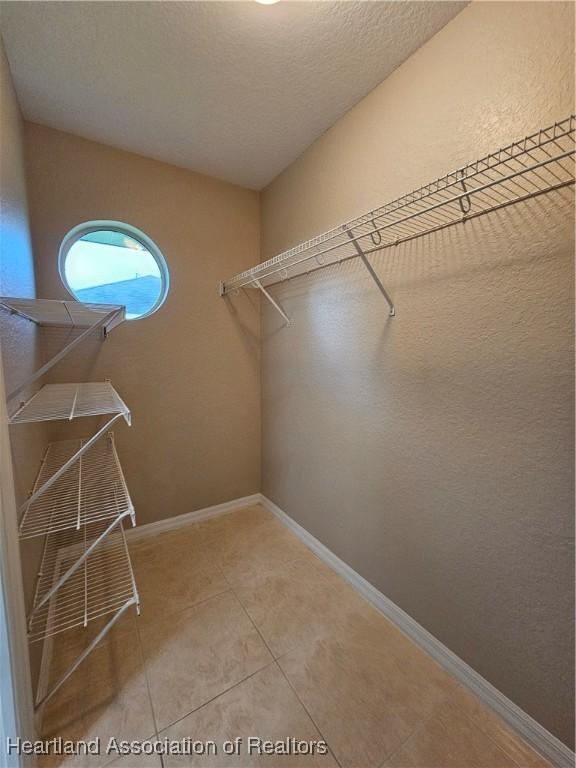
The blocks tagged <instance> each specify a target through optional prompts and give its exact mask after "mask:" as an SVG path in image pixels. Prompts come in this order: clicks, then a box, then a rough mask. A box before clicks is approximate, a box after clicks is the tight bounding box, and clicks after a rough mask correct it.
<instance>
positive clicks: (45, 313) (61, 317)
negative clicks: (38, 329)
mask: <svg viewBox="0 0 576 768" xmlns="http://www.w3.org/2000/svg"><path fill="white" fill-rule="evenodd" d="M0 306H1V307H3V308H4V309H6V310H8V311H9V312H11V313H12V314H16V315H20V317H23V318H25V319H26V320H30V321H31V322H33V323H36V324H37V325H40V326H44V327H55V328H91V327H92V326H93V325H95V324H96V323H98V321H99V320H103V319H104V318H106V317H107V316H108V315H110V318H109V319H107V320H106V321H105V322H104V325H103V329H104V330H105V331H106V332H109V331H111V330H112V328H115V327H116V326H117V325H119V324H120V323H121V322H123V320H124V319H125V307H123V306H121V305H119V304H91V303H83V302H80V301H59V300H57V299H22V298H13V297H9V296H2V297H0Z"/></svg>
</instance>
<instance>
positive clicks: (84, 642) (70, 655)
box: [44, 606, 137, 683]
mask: <svg viewBox="0 0 576 768" xmlns="http://www.w3.org/2000/svg"><path fill="white" fill-rule="evenodd" d="M111 617H112V614H106V615H104V616H101V617H100V618H98V619H95V620H93V621H91V622H89V624H88V625H87V626H86V627H84V626H78V627H72V628H71V629H69V630H67V631H65V632H61V633H60V634H58V635H54V636H53V637H52V638H48V639H47V640H46V641H45V651H44V652H45V653H47V654H49V658H50V661H49V665H50V670H49V676H48V679H49V681H50V683H52V682H55V681H56V680H58V678H59V677H60V676H61V675H62V674H63V673H64V672H66V670H67V669H69V668H70V665H71V664H72V663H73V662H74V661H75V660H76V659H77V658H78V656H79V655H80V653H81V652H82V651H83V650H84V649H85V648H87V647H88V645H89V644H90V643H91V642H92V640H94V639H95V638H96V636H97V635H98V633H99V632H100V631H101V630H102V629H103V628H104V627H105V625H106V624H107V623H108V621H109V620H110V618H111ZM136 617H137V614H136V608H135V607H133V606H131V607H130V608H128V609H127V611H126V612H125V613H123V614H122V616H121V617H120V618H119V619H118V620H117V621H116V623H115V624H114V625H113V626H112V628H111V629H110V630H109V631H108V632H107V633H106V634H105V635H104V637H103V638H102V639H101V640H100V642H99V643H98V646H97V648H100V647H101V646H102V645H104V644H105V643H108V642H122V641H121V637H122V636H123V635H131V634H134V632H135V631H136V623H135V622H136ZM95 650H96V649H95Z"/></svg>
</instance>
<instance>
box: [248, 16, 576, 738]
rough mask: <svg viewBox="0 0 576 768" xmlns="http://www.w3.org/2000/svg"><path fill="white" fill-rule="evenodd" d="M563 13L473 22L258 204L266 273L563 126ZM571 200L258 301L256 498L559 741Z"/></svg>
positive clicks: (568, 645)
mask: <svg viewBox="0 0 576 768" xmlns="http://www.w3.org/2000/svg"><path fill="white" fill-rule="evenodd" d="M573 29H574V6H573V5H572V4H569V3H523V2H517V3H473V4H472V5H470V6H468V7H467V8H466V9H465V10H464V11H463V12H462V13H460V14H459V15H458V16H457V17H456V18H455V19H454V20H453V21H451V22H450V23H449V24H448V25H447V26H446V27H445V28H444V29H443V30H442V31H441V32H439V33H438V34H437V35H436V36H435V37H434V38H433V39H432V40H431V41H429V42H428V43H427V44H426V45H425V46H424V47H423V48H421V49H420V50H419V51H418V52H417V53H416V54H415V55H413V56H412V57H411V58H410V59H409V60H408V61H406V62H405V63H404V64H403V65H402V66H401V67H400V68H399V69H398V70H396V71H395V72H394V73H393V74H392V75H391V76H390V77H389V78H388V79H387V80H386V81H385V82H384V83H382V84H381V85H380V86H379V87H378V88H377V89H375V90H374V91H373V92H372V93H371V94H370V95H369V96H368V97H367V98H365V99H364V100H363V101H362V102H360V103H359V104H358V105H357V106H356V107H355V108H354V109H353V110H351V111H350V112H349V113H348V114H347V115H346V116H344V117H343V118H342V119H341V120H340V121H339V122H338V123H336V125H335V126H334V127H333V128H332V129H331V130H330V131H328V132H327V133H326V134H325V135H324V136H323V137H321V138H320V139H319V140H318V141H317V142H316V143H315V144H313V145H312V147H311V148H310V149H309V150H308V151H307V152H306V153H305V154H304V155H303V156H302V157H301V158H300V159H299V160H298V161H296V162H295V163H294V164H293V165H292V166H291V167H290V168H289V169H287V170H286V171H285V172H284V173H283V174H281V175H280V176H279V177H278V178H277V179H276V180H275V181H274V182H273V183H272V184H271V185H270V186H269V187H268V188H267V189H266V190H265V191H264V193H263V194H262V251H263V252H262V257H263V258H268V257H270V256H272V255H273V254H274V253H276V252H278V251H280V250H282V249H285V248H287V247H289V246H292V245H295V244H297V243H298V242H300V241H302V240H304V239H306V238H308V237H310V236H313V235H315V234H318V233H319V232H322V231H325V230H327V229H329V228H330V227H332V226H334V225H337V224H339V223H341V222H342V221H345V220H346V219H349V218H351V217H353V216H355V215H356V214H360V213H362V212H364V211H366V210H369V209H370V208H372V207H375V206H377V205H380V204H383V203H384V202H386V201H388V200H391V199H394V198H395V197H396V196H399V195H401V194H403V193H405V192H408V191H410V190H411V189H414V188H416V187H417V186H420V185H421V184H424V183H427V182H428V181H430V180H432V179H433V178H435V177H437V176H439V175H442V174H443V173H445V172H448V171H451V170H453V169H454V168H455V167H458V166H459V165H463V164H465V163H466V162H469V161H471V160H473V159H474V158H476V157H478V156H481V155H482V154H484V153H487V152H488V151H492V150H494V149H495V148H497V147H498V146H500V145H502V144H505V143H507V142H509V141H511V140H514V139H516V138H518V137H519V136H523V135H524V134H525V133H529V132H531V131H534V130H537V129H538V128H539V127H541V126H545V125H548V124H550V123H552V122H554V121H555V120H558V119H561V118H564V117H566V116H567V115H568V114H569V113H570V112H571V111H573V109H574V94H573V82H574V72H573V61H574V58H573V57H574V41H573ZM572 194H573V193H572V190H571V189H565V190H563V191H561V192H558V193H554V194H553V195H550V196H549V197H546V198H539V199H535V200H532V201H530V202H527V203H524V204H521V205H518V206H515V207H513V208H509V209H506V210H502V211H500V212H498V213H495V214H492V215H490V216H488V217H483V218H481V219H476V220H473V221H470V222H468V223H466V224H465V225H462V226H460V227H457V228H452V229H449V230H444V231H443V232H440V233H437V234H435V235H433V236H429V237H427V238H422V239H420V240H417V241H413V242H412V243H410V244H405V245H401V246H399V247H398V248H396V249H394V250H387V251H385V252H383V253H382V254H380V255H377V256H376V257H375V258H374V264H375V266H376V268H377V270H378V272H379V273H380V274H381V275H382V276H383V278H384V281H385V284H386V286H387V287H388V288H389V289H390V291H391V293H392V295H393V296H394V298H395V301H396V306H397V317H396V318H395V319H393V320H390V319H388V318H387V311H386V310H387V308H386V306H385V304H384V302H383V300H382V298H381V296H380V294H379V293H378V291H377V290H376V288H375V286H374V284H373V283H372V282H371V281H370V279H369V278H368V276H367V273H366V271H365V270H364V268H363V267H362V265H361V264H360V263H359V262H358V261H353V262H348V263H347V264H345V265H343V266H342V267H341V268H334V269H333V268H329V269H327V270H324V271H321V272H318V273H316V275H314V276H310V277H309V278H299V279H297V280H294V281H292V282H290V283H288V284H286V285H283V286H281V287H279V288H275V289H273V292H274V294H275V296H277V297H278V298H280V300H281V301H282V303H283V304H284V306H285V308H286V310H287V311H288V313H289V314H290V316H291V317H292V319H293V323H294V324H293V326H292V327H290V328H288V329H282V330H280V325H281V321H280V320H279V318H278V317H277V315H276V314H275V313H274V311H273V310H271V309H270V308H269V306H267V305H265V304H263V321H262V322H263V328H262V331H263V350H262V390H263V392H262V396H263V404H262V415H263V491H264V493H265V494H266V495H267V496H269V497H270V498H271V499H272V500H273V501H274V502H276V503H277V504H278V505H279V506H280V507H281V508H283V509H284V510H285V511H286V512H287V513H288V514H289V515H291V516H292V517H293V518H294V519H296V520H297V521H298V522H299V523H301V524H302V525H303V526H304V527H305V528H306V529H308V530H309V531H310V532H311V533H312V534H314V535H315V536H316V537H317V538H319V539H320V540H321V541H322V542H323V543H324V544H326V545H327V546H328V547H329V548H330V549H332V550H333V551H334V552H335V553H336V554H337V555H339V556H340V557H341V558H342V559H343V560H345V561H346V562H347V563H349V564H350V565H351V566H352V567H353V568H354V569H356V570H357V571H358V572H359V573H360V574H362V575H363V576H364V577H365V578H367V579H368V580H369V581H370V582H371V583H372V584H374V585H375V586H376V587H378V588H379V589H380V590H381V591H382V592H384V593H385V594H386V595H387V596H388V597H390V598H391V599H392V600H394V601H395V602H396V603H397V604H398V605H400V606H401V607H402V608H403V609H404V610H406V611H407V612H408V613H409V614H410V615H412V616H413V617H414V618H415V619H417V620H418V621H419V622H420V623H421V624H422V625H423V626H424V627H426V628H427V629H428V630H429V631H431V632H432V633H433V634H434V635H435V636H436V637H438V638H439V639H440V640H441V641H442V642H444V643H445V644H446V645H447V646H448V647H449V648H451V649H452V650H453V651H455V652H456V653H457V654H459V655H460V656H461V657H462V658H463V659H465V660H466V661H467V662H468V663H469V664H471V665H472V666H473V667H474V668H475V669H476V670H478V672H480V673H481V674H482V675H484V676H485V677H486V678H487V679H488V680H490V681H491V682H492V683H493V684H494V685H496V686H497V687H498V688H499V689H500V690H501V691H503V692H504V693H505V694H507V695H508V696H509V697H510V698H512V699H513V700H514V701H515V702H516V703H517V704H519V705H520V706H521V707H523V708H524V709H525V710H526V711H527V712H529V713H530V714H531V715H532V716H534V717H535V718H536V719H537V720H539V721H540V722H541V723H542V724H543V725H544V726H546V727H547V728H548V729H549V730H551V731H552V732H553V733H555V734H556V735H557V736H559V737H560V738H561V739H563V740H564V741H565V742H566V743H572V740H573V732H572V721H571V714H572V710H573V682H572V681H573V644H572V643H573V641H572V616H573V574H574V571H573V560H572V545H571V542H570V539H571V536H572V532H573V466H574V464H573V458H574V457H573V447H572V437H573V435H572V432H573V346H572V327H573V314H572V313H573V226H574V219H573V207H572Z"/></svg>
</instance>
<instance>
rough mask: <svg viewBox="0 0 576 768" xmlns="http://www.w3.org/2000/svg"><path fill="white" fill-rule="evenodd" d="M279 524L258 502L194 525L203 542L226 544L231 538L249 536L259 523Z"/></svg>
mask: <svg viewBox="0 0 576 768" xmlns="http://www.w3.org/2000/svg"><path fill="white" fill-rule="evenodd" d="M270 523H272V524H273V525H279V523H278V521H277V520H276V519H275V517H274V515H272V514H271V513H270V512H268V510H266V509H264V507H262V506H261V505H260V504H255V505H253V506H250V507H244V508H243V509H238V510H236V511H234V512H230V513H228V514H226V515H220V516H218V517H213V518H211V519H210V520H205V521H204V522H201V523H198V524H197V525H196V529H197V534H198V535H199V536H200V538H201V540H202V541H203V543H204V544H205V545H206V544H214V543H216V544H217V545H218V546H226V545H227V544H229V543H230V542H231V541H233V540H237V539H242V538H250V537H251V536H253V535H254V533H255V532H256V531H258V529H259V528H260V526H261V525H269V524H270Z"/></svg>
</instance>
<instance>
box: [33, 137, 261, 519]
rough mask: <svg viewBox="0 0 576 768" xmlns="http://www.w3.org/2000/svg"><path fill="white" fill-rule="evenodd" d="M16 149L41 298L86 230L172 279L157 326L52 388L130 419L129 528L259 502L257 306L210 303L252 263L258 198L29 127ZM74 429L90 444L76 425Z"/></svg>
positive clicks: (105, 347)
mask: <svg viewBox="0 0 576 768" xmlns="http://www.w3.org/2000/svg"><path fill="white" fill-rule="evenodd" d="M25 143H26V159H27V171H28V184H29V198H30V214H31V222H32V236H33V242H34V251H35V256H36V262H37V276H38V290H39V293H40V294H41V295H42V296H43V297H45V298H67V297H68V294H67V292H66V290H65V289H64V286H63V285H62V283H61V281H60V278H59V275H58V266H57V256H58V249H59V246H60V242H61V240H62V238H63V237H64V235H65V234H66V232H67V231H68V230H69V229H71V228H72V227H73V226H75V225H76V224H79V223H80V222H83V221H88V220H90V219H115V220H119V221H125V222H128V223H129V224H132V225H134V226H136V227H138V228H139V229H141V230H142V231H144V232H145V233H146V234H147V235H149V236H150V237H151V238H152V239H153V240H154V241H155V243H156V244H157V245H158V247H159V248H160V249H161V251H162V253H163V254H164V257H165V259H166V262H167V264H168V268H169V270H170V278H171V288H170V292H169V294H168V297H167V299H166V302H165V303H164V305H163V306H162V307H161V309H160V310H159V311H158V312H156V313H155V314H153V315H151V316H150V317H148V318H145V319H142V320H136V321H132V322H126V323H124V324H123V325H122V326H119V327H118V328H116V329H114V331H113V333H112V334H111V335H110V336H109V338H108V339H107V340H106V341H105V342H104V343H103V344H100V343H99V342H98V343H96V344H92V345H90V353H88V352H87V348H85V349H84V350H82V351H81V352H80V353H79V354H78V355H76V353H74V354H73V357H72V358H71V359H70V362H69V363H64V364H62V365H60V366H58V368H56V369H55V373H54V377H53V380H55V381H56V380H59V381H76V380H102V379H104V378H110V379H111V380H112V382H113V384H114V385H115V386H116V388H117V390H118V392H119V393H120V395H121V396H122V397H123V398H124V400H125V401H126V403H127V404H128V405H129V407H130V409H131V411H132V419H133V422H132V427H131V428H128V427H127V426H126V425H124V424H121V425H120V426H118V427H117V428H116V429H115V434H116V438H117V445H118V452H119V455H120V459H121V461H122V466H123V469H124V471H125V474H126V480H127V482H128V486H129V488H130V492H131V495H132V499H133V501H134V505H135V507H136V513H137V518H138V521H139V522H140V523H141V524H143V523H149V522H152V521H156V520H160V519H162V518H167V517H172V516H174V515H178V514H182V513H185V512H191V511H193V510H196V509H201V508H203V507H206V506H209V505H212V504H218V503H220V502H224V501H227V500H229V499H233V498H236V497H239V496H244V495H246V494H251V493H254V492H256V491H258V490H259V487H260V406H259V398H260V390H259V349H258V345H257V343H256V339H257V336H258V332H259V314H258V305H257V304H255V303H251V302H249V301H248V300H246V301H244V302H243V303H242V304H240V305H238V307H237V315H234V314H232V313H231V311H230V308H229V305H228V304H227V303H226V302H225V301H223V300H222V299H220V297H219V296H218V280H220V279H222V277H224V276H226V275H227V274H234V273H235V272H237V271H239V270H242V269H244V268H245V267H246V266H248V265H249V264H252V263H254V261H256V260H257V259H258V253H259V242H258V238H259V216H258V194H257V193H255V192H251V191H248V190H245V189H241V188H240V187H235V186H232V185H230V184H226V183H224V182H221V181H216V180H214V179H210V178H208V177H206V176H201V175H199V174H195V173H191V172H190V171H186V170H182V169H178V168H175V167H173V166H170V165H166V164H164V163H160V162H157V161H155V160H150V159H147V158H144V157H141V156H138V155H134V154H130V153H127V152H123V151H120V150H115V149H112V148H110V147H107V146H104V145H102V144H97V143H94V142H91V141H86V140H84V139H80V138H78V137H75V136H72V135H70V134H66V133H61V132H59V131H55V130H51V129H49V128H44V127H41V126H38V125H31V124H27V125H26V130H25ZM73 426H74V427H75V429H76V430H81V431H82V433H88V434H89V432H88V429H89V427H90V425H88V424H87V423H86V422H85V421H83V420H79V421H78V422H76V423H75V425H73ZM65 433H66V434H67V435H69V434H71V431H70V429H69V428H68V427H66V430H65Z"/></svg>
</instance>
